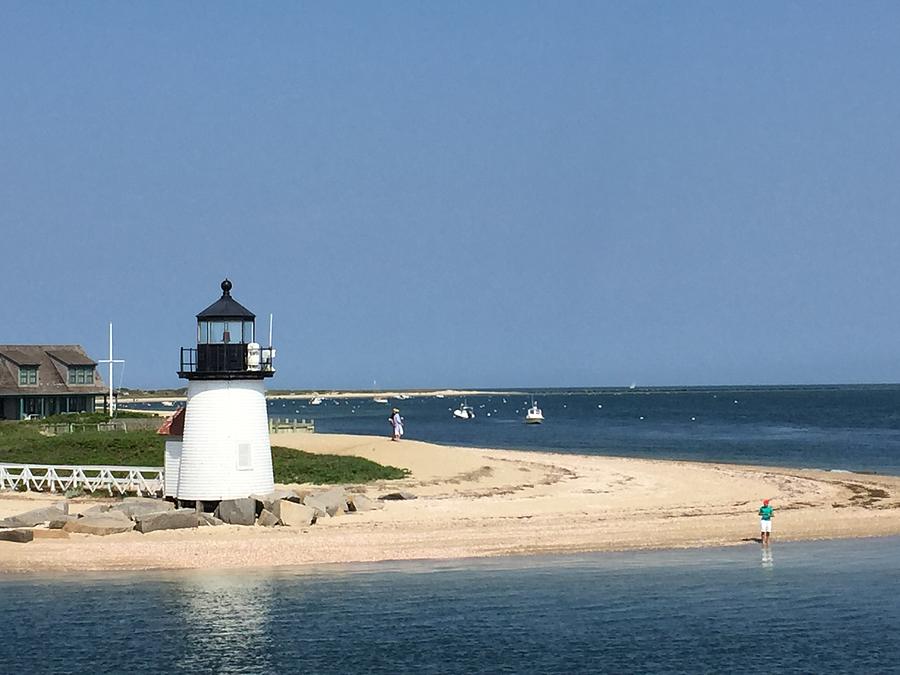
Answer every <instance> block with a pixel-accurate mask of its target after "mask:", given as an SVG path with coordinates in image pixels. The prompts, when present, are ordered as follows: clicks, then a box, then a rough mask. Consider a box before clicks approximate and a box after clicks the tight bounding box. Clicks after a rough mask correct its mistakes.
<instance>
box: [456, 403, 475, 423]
mask: <svg viewBox="0 0 900 675" xmlns="http://www.w3.org/2000/svg"><path fill="white" fill-rule="evenodd" d="M453 416H454V417H455V418H456V419H458V420H473V419H475V409H474V408H473V407H472V406H470V405H466V403H465V402H463V404H462V405H461V406H459V407H458V408H457V409H456V410H454V411H453Z"/></svg>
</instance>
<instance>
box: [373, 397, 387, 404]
mask: <svg viewBox="0 0 900 675" xmlns="http://www.w3.org/2000/svg"><path fill="white" fill-rule="evenodd" d="M372 400H373V401H375V403H387V402H388V400H387V399H386V398H383V397H381V396H376V397H375V398H373V399H372Z"/></svg>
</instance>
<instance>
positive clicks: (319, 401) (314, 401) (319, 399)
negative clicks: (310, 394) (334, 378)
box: [309, 396, 322, 405]
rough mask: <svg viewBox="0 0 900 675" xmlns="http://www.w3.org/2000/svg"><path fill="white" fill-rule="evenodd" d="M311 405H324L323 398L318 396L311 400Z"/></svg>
mask: <svg viewBox="0 0 900 675" xmlns="http://www.w3.org/2000/svg"><path fill="white" fill-rule="evenodd" d="M309 404H310V405H322V397H321V396H316V397H315V398H314V399H311V400H310V402H309Z"/></svg>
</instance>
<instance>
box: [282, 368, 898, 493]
mask: <svg viewBox="0 0 900 675" xmlns="http://www.w3.org/2000/svg"><path fill="white" fill-rule="evenodd" d="M535 397H536V398H537V400H538V403H539V404H540V406H541V408H542V409H543V411H544V415H545V417H546V418H547V420H546V422H545V423H544V424H542V425H525V424H524V423H523V422H522V418H523V417H524V415H525V411H526V409H527V407H528V405H529V404H530V395H522V394H519V395H508V396H496V395H495V396H471V397H468V403H469V404H470V405H472V406H473V407H474V408H475V410H476V413H477V417H476V418H475V419H474V420H470V421H461V420H456V419H454V418H453V416H452V414H451V411H452V409H453V408H455V407H457V406H458V405H459V404H460V403H461V402H462V399H461V398H450V397H447V398H443V399H438V398H434V397H418V398H411V399H409V400H404V401H395V400H392V401H391V402H390V405H384V404H378V403H374V402H373V401H372V400H370V399H364V400H356V401H352V400H343V401H337V400H330V401H325V402H324V403H323V404H322V405H318V406H312V405H309V401H308V399H305V398H304V399H298V400H290V401H270V402H269V412H270V414H271V415H273V416H277V417H297V418H313V419H315V420H316V429H317V431H321V432H326V433H328V432H330V433H355V434H383V435H388V434H389V431H390V426H389V425H388V423H387V416H388V410H389V408H390V407H391V406H393V405H396V406H398V407H400V408H401V410H402V414H403V416H404V418H405V420H406V432H407V437H408V438H415V439H419V440H425V441H431V442H436V443H445V444H457V445H467V446H480V447H501V448H525V449H543V450H553V451H562V452H577V453H587V454H609V455H620V456H632V457H652V458H670V459H690V460H701V461H726V462H740V463H749V464H768V465H776V466H796V467H810V468H821V469H843V470H852V471H876V472H879V473H889V474H895V475H897V474H900V385H891V386H859V387H830V388H826V387H816V388H799V387H794V388H780V389H775V388H750V389H748V388H716V389H687V390H681V391H663V390H642V389H636V390H621V389H620V390H607V391H594V392H588V391H584V390H573V391H564V390H554V391H550V392H535Z"/></svg>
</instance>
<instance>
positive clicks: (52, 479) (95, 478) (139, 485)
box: [0, 463, 165, 495]
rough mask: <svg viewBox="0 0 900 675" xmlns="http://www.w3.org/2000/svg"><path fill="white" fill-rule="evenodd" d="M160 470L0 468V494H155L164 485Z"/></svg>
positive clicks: (12, 466)
mask: <svg viewBox="0 0 900 675" xmlns="http://www.w3.org/2000/svg"><path fill="white" fill-rule="evenodd" d="M163 473H164V472H163V469H162V468H161V467H152V466H64V465H56V466H53V465H49V464H7V463H2V464H0V490H34V491H37V492H42V491H44V490H47V491H49V492H65V491H66V490H71V489H74V488H81V489H82V490H84V491H85V492H97V491H99V490H106V491H107V492H109V494H110V495H112V494H115V493H118V494H120V495H121V494H126V493H137V494H139V495H143V494H149V495H152V494H157V493H161V492H162V490H163V485H165V480H164V475H163Z"/></svg>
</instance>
